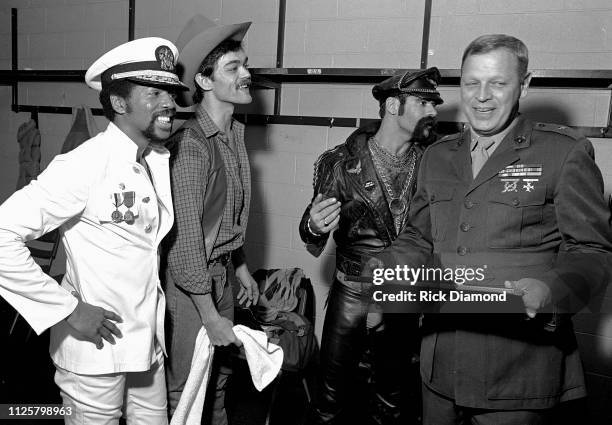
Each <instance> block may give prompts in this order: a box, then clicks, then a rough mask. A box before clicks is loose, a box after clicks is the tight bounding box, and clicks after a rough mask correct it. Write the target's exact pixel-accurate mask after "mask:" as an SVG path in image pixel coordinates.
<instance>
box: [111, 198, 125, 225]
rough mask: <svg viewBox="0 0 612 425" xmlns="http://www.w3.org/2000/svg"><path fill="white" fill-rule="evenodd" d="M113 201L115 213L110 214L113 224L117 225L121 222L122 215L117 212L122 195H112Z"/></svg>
mask: <svg viewBox="0 0 612 425" xmlns="http://www.w3.org/2000/svg"><path fill="white" fill-rule="evenodd" d="M113 199H114V200H115V202H114V205H115V211H113V213H112V214H111V219H112V220H113V222H115V223H119V222H120V221H121V220H123V214H121V211H119V207H120V206H121V205H123V193H113Z"/></svg>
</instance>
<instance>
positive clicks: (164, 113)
mask: <svg viewBox="0 0 612 425" xmlns="http://www.w3.org/2000/svg"><path fill="white" fill-rule="evenodd" d="M175 116H176V109H175V108H168V109H163V110H161V111H157V112H154V113H153V114H152V116H151V117H152V119H153V120H155V119H156V118H157V117H169V118H174V117H175Z"/></svg>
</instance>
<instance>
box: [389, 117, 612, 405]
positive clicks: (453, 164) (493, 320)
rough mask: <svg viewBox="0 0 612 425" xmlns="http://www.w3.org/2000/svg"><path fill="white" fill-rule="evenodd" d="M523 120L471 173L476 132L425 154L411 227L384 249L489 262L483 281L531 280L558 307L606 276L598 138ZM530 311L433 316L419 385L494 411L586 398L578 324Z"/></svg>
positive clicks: (608, 248) (610, 245)
mask: <svg viewBox="0 0 612 425" xmlns="http://www.w3.org/2000/svg"><path fill="white" fill-rule="evenodd" d="M517 119H518V122H517V123H516V125H515V126H514V127H513V129H512V130H511V131H510V132H509V133H508V134H507V135H506V137H505V138H504V140H503V141H502V142H501V144H500V145H499V146H498V147H497V149H496V150H495V152H494V153H493V154H492V156H491V157H490V158H489V159H488V161H487V162H486V163H485V164H484V167H483V168H482V169H481V171H480V172H479V174H478V175H477V176H476V178H475V179H474V178H473V177H472V168H471V157H470V131H469V130H464V131H462V132H461V133H458V134H454V135H451V136H447V137H444V138H443V139H441V140H440V141H438V142H436V143H435V144H433V145H432V146H431V147H430V148H429V149H428V150H427V151H426V152H425V154H424V156H423V160H422V162H421V167H420V170H419V176H418V180H417V181H418V188H417V192H416V194H415V196H414V198H413V201H412V208H411V212H410V223H411V225H412V227H410V228H408V229H406V231H405V232H403V233H402V234H401V235H400V236H399V237H398V239H397V240H396V242H395V243H394V244H393V246H392V247H391V248H390V249H389V250H388V251H389V252H391V253H392V254H393V255H394V256H395V257H401V255H403V253H406V252H414V251H415V249H421V250H422V251H427V249H426V248H427V247H429V250H430V251H432V252H433V254H434V255H435V257H436V258H437V261H439V263H440V266H441V267H444V268H456V267H482V266H485V268H484V270H485V272H484V279H483V280H482V281H479V282H477V284H478V285H481V286H497V287H503V286H504V281H505V280H519V279H521V278H526V277H531V278H536V279H539V280H541V281H543V282H544V283H545V284H547V285H548V286H549V288H550V289H551V292H552V296H553V300H554V303H556V304H559V305H560V304H563V305H566V303H567V302H568V299H569V300H570V301H571V299H572V297H578V298H580V297H582V299H583V300H584V298H588V296H589V295H590V294H592V293H594V292H595V291H596V290H597V288H598V287H600V286H601V285H603V284H605V283H606V282H607V279H608V270H607V268H606V267H605V265H604V264H605V262H606V261H609V258H610V253H611V252H612V235H611V230H610V223H611V221H610V211H609V209H608V207H607V205H606V203H605V201H604V197H603V181H602V176H601V173H600V171H599V169H598V167H597V166H596V164H595V161H594V154H593V148H592V145H591V143H590V142H589V141H588V140H587V139H585V138H584V137H581V136H579V135H578V134H577V133H575V132H574V131H573V130H571V129H568V128H567V127H564V126H559V125H554V124H545V123H534V122H531V121H529V120H527V119H525V118H523V117H520V116H519V118H517ZM404 257H406V256H405V255H404ZM425 261H426V260H425V259H423V262H425ZM419 265H420V264H412V266H413V267H418V266H419ZM517 299H518V300H519V301H521V303H522V300H520V298H518V297H517ZM521 306H522V304H521ZM525 317H526V316H525V315H524V314H522V313H516V314H486V315H485V314H432V315H427V316H426V317H425V319H424V323H423V324H424V332H425V336H424V338H423V342H422V347H421V350H422V351H421V372H422V377H423V381H424V383H425V384H426V385H428V386H430V387H431V388H433V389H435V390H438V391H439V392H442V393H443V394H445V395H447V396H449V397H453V398H454V399H455V401H456V403H457V404H458V405H462V406H468V407H476V408H487V409H531V408H534V409H537V408H547V407H550V406H553V405H554V404H556V403H557V402H559V401H563V400H568V399H572V398H577V397H582V396H584V394H585V388H584V378H583V373H582V369H581V364H580V359H579V354H578V350H577V346H576V340H575V336H574V333H573V329H572V327H571V321H569V320H568V321H565V322H564V325H562V326H559V327H558V328H557V329H555V330H554V332H552V331H550V330H546V329H545V325H546V323H544V320H541V318H542V317H545V316H544V315H539V317H537V318H536V320H525ZM441 350H442V351H441Z"/></svg>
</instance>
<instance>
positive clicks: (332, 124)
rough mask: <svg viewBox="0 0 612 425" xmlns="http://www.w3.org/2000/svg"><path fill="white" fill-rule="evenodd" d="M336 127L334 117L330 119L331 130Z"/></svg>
mask: <svg viewBox="0 0 612 425" xmlns="http://www.w3.org/2000/svg"><path fill="white" fill-rule="evenodd" d="M333 126H334V117H330V119H329V128H332V127H333Z"/></svg>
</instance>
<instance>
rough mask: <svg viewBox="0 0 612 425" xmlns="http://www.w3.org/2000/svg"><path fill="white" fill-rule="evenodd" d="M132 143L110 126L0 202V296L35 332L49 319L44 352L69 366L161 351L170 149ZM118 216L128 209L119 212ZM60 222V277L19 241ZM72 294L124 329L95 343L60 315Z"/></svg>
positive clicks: (136, 358)
mask: <svg viewBox="0 0 612 425" xmlns="http://www.w3.org/2000/svg"><path fill="white" fill-rule="evenodd" d="M150 146H151V148H152V150H151V151H150V152H149V153H148V154H147V155H146V156H145V160H146V162H147V165H148V168H149V170H150V172H151V178H149V177H148V176H147V170H146V169H145V167H143V165H141V164H140V163H138V162H137V161H136V151H137V148H138V146H137V145H136V143H134V142H133V141H132V140H131V139H130V138H129V137H128V136H127V135H126V134H125V133H123V132H122V131H121V130H120V129H119V128H118V127H117V126H115V125H114V124H113V123H110V124H109V125H108V127H107V129H106V130H105V131H103V132H102V133H100V134H98V135H97V136H95V137H93V138H91V139H89V140H88V141H86V142H84V143H83V144H81V145H79V146H78V147H77V148H75V149H73V150H71V151H70V152H68V153H65V154H62V155H57V156H56V157H55V158H54V159H53V161H52V162H51V163H50V164H49V166H48V167H47V168H46V169H45V171H44V172H43V173H42V174H41V175H40V176H38V178H37V179H36V180H33V181H32V182H31V183H30V184H29V185H27V186H25V187H24V188H23V189H21V190H19V191H17V192H15V193H14V194H13V195H12V196H11V197H10V198H9V199H8V200H7V201H6V202H5V203H4V204H2V206H0V296H2V297H3V298H5V299H6V300H7V301H8V302H9V303H10V304H11V305H12V306H13V307H14V308H15V309H16V310H17V311H18V312H19V313H20V314H21V315H22V316H23V317H24V318H25V319H26V320H27V321H28V323H29V324H30V325H31V326H32V328H33V329H34V330H35V331H36V333H38V334H40V333H41V332H42V331H44V330H45V329H47V328H49V327H51V338H50V339H51V343H50V348H49V352H50V353H51V357H52V359H53V362H54V363H55V364H56V365H57V366H59V367H61V368H63V369H66V370H69V371H71V372H74V373H78V374H87V375H97V374H107V373H118V372H140V371H146V370H149V369H150V368H151V365H153V364H154V363H155V362H156V361H159V360H161V359H162V358H163V353H162V351H163V350H164V345H165V337H164V312H165V297H164V293H163V290H162V288H161V285H160V279H159V255H158V247H159V245H160V242H161V240H162V238H163V237H164V236H165V235H166V233H168V231H169V230H170V228H171V227H172V223H173V220H174V213H173V208H172V197H171V195H170V173H169V168H168V161H169V157H170V154H169V152H168V151H167V150H166V149H165V148H163V147H161V146H159V147H158V146H154V145H150ZM128 211H130V212H131V217H130V214H128ZM126 217H127V218H126ZM57 227H60V230H61V234H62V243H63V245H64V249H65V251H66V273H65V274H64V276H63V279H62V282H61V285H58V284H57V282H56V281H55V280H54V279H53V278H51V277H50V276H48V275H46V274H44V273H43V272H42V270H41V269H40V267H38V266H37V265H36V264H35V263H34V261H33V260H32V258H31V256H30V254H29V251H28V249H27V247H26V246H25V242H26V241H29V240H32V239H36V238H38V237H40V236H41V235H43V234H45V233H47V232H49V231H51V230H53V229H55V228H57ZM73 293H75V294H78V295H79V296H80V297H81V299H82V300H83V301H84V302H86V303H89V304H93V305H95V306H99V307H102V308H105V309H107V310H110V311H114V312H115V313H117V314H118V315H119V316H121V318H122V319H123V321H122V322H121V323H117V324H116V325H117V327H118V328H119V329H120V330H121V333H122V334H123V336H122V337H121V338H115V341H116V343H115V344H110V343H108V342H106V341H104V348H103V349H101V350H98V349H97V348H96V346H95V345H94V344H93V343H92V342H89V341H85V340H83V339H82V338H81V337H80V336H79V335H77V334H76V332H75V330H74V329H73V328H72V327H71V326H70V325H68V323H67V322H66V321H65V320H62V319H64V318H66V317H67V316H68V315H69V314H70V313H71V312H72V311H73V310H74V308H75V307H76V304H77V298H76V297H75V296H74V295H73Z"/></svg>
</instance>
